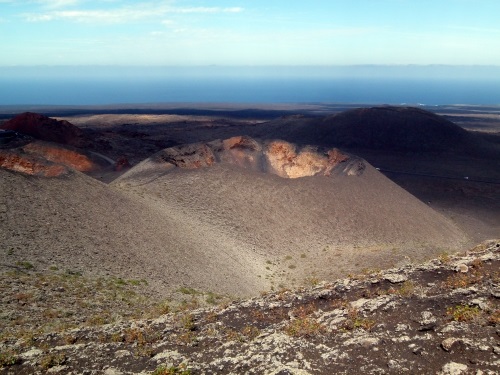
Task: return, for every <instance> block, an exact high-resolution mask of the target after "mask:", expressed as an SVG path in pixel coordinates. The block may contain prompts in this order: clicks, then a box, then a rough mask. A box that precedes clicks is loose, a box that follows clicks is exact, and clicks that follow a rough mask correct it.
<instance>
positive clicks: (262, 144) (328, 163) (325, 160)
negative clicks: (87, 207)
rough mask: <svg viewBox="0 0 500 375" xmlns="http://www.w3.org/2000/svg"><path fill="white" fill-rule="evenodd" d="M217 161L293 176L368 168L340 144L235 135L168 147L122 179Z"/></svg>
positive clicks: (154, 175)
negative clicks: (314, 144)
mask: <svg viewBox="0 0 500 375" xmlns="http://www.w3.org/2000/svg"><path fill="white" fill-rule="evenodd" d="M216 164H222V165H232V166H236V167H239V168H243V169H246V170H251V171H257V172H264V173H269V174H273V175H277V176H279V177H282V178H291V179H294V178H301V177H312V176H326V177H328V176H332V175H334V174H345V175H347V176H359V175H361V174H362V173H363V171H364V169H365V168H366V164H365V162H364V161H363V160H362V159H360V158H358V157H355V156H352V155H348V154H346V153H344V152H342V151H340V150H339V149H337V148H332V149H329V150H326V151H320V150H318V148H317V147H312V146H305V147H299V146H297V145H295V144H293V143H289V142H286V141H282V140H272V141H258V140H256V139H253V138H251V137H248V136H235V137H231V138H228V139H223V140H221V139H217V140H214V141H211V142H207V143H201V142H200V143H192V144H185V145H181V146H175V147H169V148H166V149H164V150H162V151H160V152H157V153H156V154H154V155H153V156H152V157H150V158H148V159H146V160H144V161H143V162H141V163H140V164H139V165H137V166H135V167H134V168H133V169H132V170H131V171H129V172H128V173H126V174H125V175H123V176H122V177H120V180H128V179H131V178H137V177H140V176H148V175H150V177H151V178H153V179H154V178H157V177H158V176H160V175H162V174H164V173H166V172H167V171H169V170H172V169H174V168H181V169H199V168H205V167H211V166H214V165H216Z"/></svg>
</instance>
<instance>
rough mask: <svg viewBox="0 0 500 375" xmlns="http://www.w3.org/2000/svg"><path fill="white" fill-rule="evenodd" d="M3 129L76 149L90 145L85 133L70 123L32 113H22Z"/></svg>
mask: <svg viewBox="0 0 500 375" xmlns="http://www.w3.org/2000/svg"><path fill="white" fill-rule="evenodd" d="M1 128H2V129H6V130H14V131H16V132H19V133H23V134H26V135H29V136H31V137H33V138H36V139H40V140H43V141H49V142H56V143H61V144H65V145H70V146H74V147H85V146H87V145H88V140H87V139H86V137H85V135H84V133H83V131H82V130H81V129H80V128H78V127H76V126H74V125H73V124H71V123H70V122H68V121H65V120H64V121H59V120H56V119H53V118H50V117H47V116H44V115H40V114H37V113H32V112H25V113H22V114H20V115H18V116H16V117H14V118H12V119H10V120H9V121H6V122H5V123H3V124H2V125H1Z"/></svg>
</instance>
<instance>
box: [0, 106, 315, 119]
mask: <svg viewBox="0 0 500 375" xmlns="http://www.w3.org/2000/svg"><path fill="white" fill-rule="evenodd" d="M24 112H26V111H24ZM21 113H22V112H21ZM37 113H39V114H42V115H45V116H48V117H58V116H77V115H125V114H127V115H142V114H148V115H184V116H189V115H191V116H218V117H230V118H237V119H259V120H267V119H270V118H273V119H274V118H277V117H282V116H290V115H303V116H307V117H321V116H320V115H314V114H311V113H310V111H309V110H298V111H297V110H264V109H238V110H217V109H195V108H172V109H150V108H145V109H140V108H135V109H134V108H128V109H125V108H124V109H68V110H64V109H61V110H57V111H56V110H49V111H44V110H37ZM18 114H19V113H14V112H12V113H0V119H10V118H12V117H14V116H16V115H18Z"/></svg>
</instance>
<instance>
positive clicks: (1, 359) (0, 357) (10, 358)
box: [0, 349, 21, 367]
mask: <svg viewBox="0 0 500 375" xmlns="http://www.w3.org/2000/svg"><path fill="white" fill-rule="evenodd" d="M20 360H21V359H20V358H19V355H18V353H16V352H15V351H13V350H10V349H7V350H2V351H0V367H8V366H13V365H15V364H16V363H19V362H20Z"/></svg>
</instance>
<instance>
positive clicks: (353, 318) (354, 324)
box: [341, 309, 376, 331]
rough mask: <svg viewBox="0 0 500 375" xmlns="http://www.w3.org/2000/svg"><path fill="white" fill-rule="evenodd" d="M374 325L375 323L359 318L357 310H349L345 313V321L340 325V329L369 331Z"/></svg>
mask: <svg viewBox="0 0 500 375" xmlns="http://www.w3.org/2000/svg"><path fill="white" fill-rule="evenodd" d="M375 324H376V322H375V321H374V320H372V319H368V318H364V317H362V316H360V314H359V311H358V310H357V309H349V310H348V311H347V320H345V321H344V322H343V323H342V326H341V327H342V328H343V329H345V330H348V331H351V330H353V329H356V328H361V329H364V330H365V331H370V330H371V329H372V328H373V327H374V326H375Z"/></svg>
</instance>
